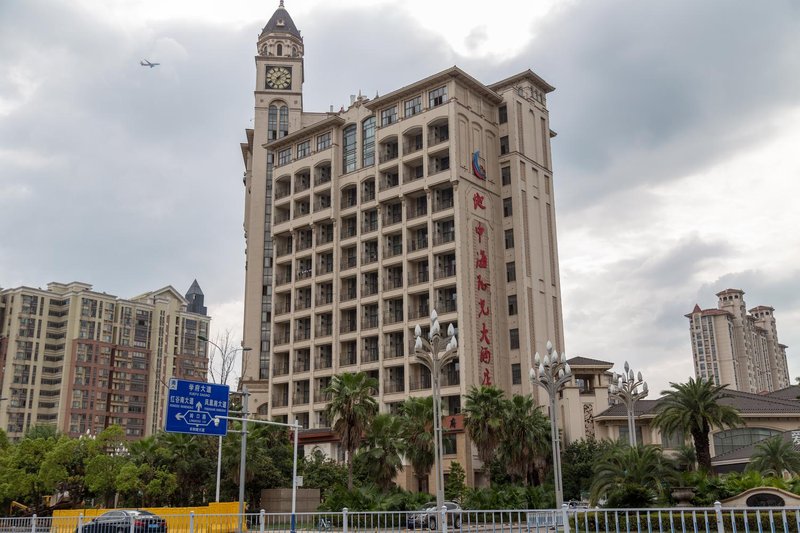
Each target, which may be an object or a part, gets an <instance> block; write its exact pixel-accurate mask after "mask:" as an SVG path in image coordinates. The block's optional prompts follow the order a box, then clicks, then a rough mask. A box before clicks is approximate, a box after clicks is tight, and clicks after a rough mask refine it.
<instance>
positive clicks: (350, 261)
mask: <svg viewBox="0 0 800 533" xmlns="http://www.w3.org/2000/svg"><path fill="white" fill-rule="evenodd" d="M357 263H358V258H357V257H356V256H355V255H350V256H347V257H342V264H341V269H342V270H347V269H348V268H355V267H356V264H357Z"/></svg>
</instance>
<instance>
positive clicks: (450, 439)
mask: <svg viewBox="0 0 800 533" xmlns="http://www.w3.org/2000/svg"><path fill="white" fill-rule="evenodd" d="M457 443H458V440H456V436H455V435H444V436H442V448H443V453H444V455H456V454H457V453H458V445H457Z"/></svg>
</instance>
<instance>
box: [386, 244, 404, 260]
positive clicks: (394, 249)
mask: <svg viewBox="0 0 800 533" xmlns="http://www.w3.org/2000/svg"><path fill="white" fill-rule="evenodd" d="M402 253H403V243H402V242H398V243H390V244H387V245H386V246H384V247H383V256H384V257H394V256H396V255H401V254H402Z"/></svg>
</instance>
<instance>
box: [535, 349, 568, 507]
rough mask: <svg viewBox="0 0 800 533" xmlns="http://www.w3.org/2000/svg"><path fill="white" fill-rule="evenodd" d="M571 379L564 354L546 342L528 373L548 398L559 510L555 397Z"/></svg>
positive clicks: (561, 491) (561, 499)
mask: <svg viewBox="0 0 800 533" xmlns="http://www.w3.org/2000/svg"><path fill="white" fill-rule="evenodd" d="M570 379H572V371H571V370H570V368H569V363H567V356H566V354H561V356H560V357H559V355H558V352H557V351H555V350H554V349H553V343H551V342H550V341H547V354H546V355H545V356H544V359H542V358H540V357H539V352H536V355H534V356H533V366H532V367H531V371H530V380H531V385H533V384H536V385H539V386H540V387H542V388H543V389H544V390H546V391H547V395H548V396H549V397H550V435H551V437H552V441H553V442H552V444H553V473H554V476H553V477H554V478H555V485H556V508H557V509H560V508H561V506H562V504H563V503H564V487H563V483H562V480H561V439H560V438H559V435H558V410H557V409H556V397H557V396H558V391H560V390H561V388H562V387H563V386H564V384H565V383H567V382H568V381H569V380H570Z"/></svg>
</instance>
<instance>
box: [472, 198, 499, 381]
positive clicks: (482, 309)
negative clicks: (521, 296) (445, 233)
mask: <svg viewBox="0 0 800 533" xmlns="http://www.w3.org/2000/svg"><path fill="white" fill-rule="evenodd" d="M472 209H473V215H474V216H472V217H470V218H471V220H472V222H471V225H472V228H471V230H472V232H473V250H474V257H475V259H474V260H475V279H474V280H473V283H474V286H475V306H474V310H475V311H474V312H475V320H476V325H477V328H476V332H475V338H476V340H477V351H476V353H477V354H478V373H479V376H478V378H479V381H480V384H481V385H486V386H490V385H493V384H494V381H495V377H494V358H493V356H492V350H493V349H494V346H493V344H492V343H493V342H494V330H493V328H492V307H491V302H492V298H491V283H490V282H489V280H491V279H492V276H491V268H492V262H491V250H492V248H491V242H492V240H491V235H490V231H489V226H488V225H487V224H486V223H485V222H484V221H485V220H486V219H487V217H486V210H487V205H486V195H485V194H483V193H481V192H480V191H477V190H476V191H475V192H474V193H473V194H472Z"/></svg>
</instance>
